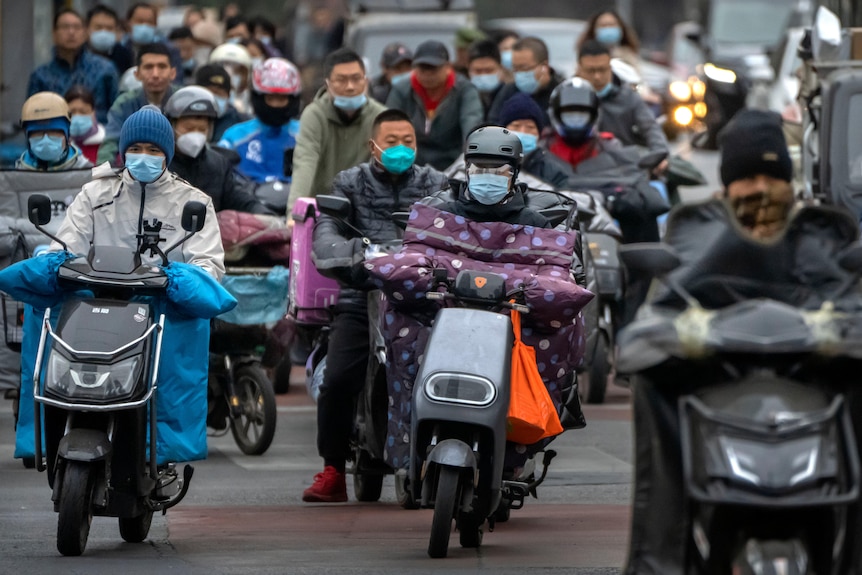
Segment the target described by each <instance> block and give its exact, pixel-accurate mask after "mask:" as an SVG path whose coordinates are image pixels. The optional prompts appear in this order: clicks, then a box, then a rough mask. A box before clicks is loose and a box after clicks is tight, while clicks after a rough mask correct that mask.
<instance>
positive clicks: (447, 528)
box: [428, 467, 460, 559]
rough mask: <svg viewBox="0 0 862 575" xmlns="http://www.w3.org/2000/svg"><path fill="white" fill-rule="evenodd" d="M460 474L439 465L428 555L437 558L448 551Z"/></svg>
mask: <svg viewBox="0 0 862 575" xmlns="http://www.w3.org/2000/svg"><path fill="white" fill-rule="evenodd" d="M459 481H460V474H459V473H458V471H457V470H455V469H452V468H451V467H440V473H439V475H438V477H437V494H436V496H435V498H434V518H433V519H432V520H431V538H430V540H429V541H428V556H429V557H433V558H434V559H438V558H441V557H446V554H447V553H448V552H449V536H450V535H451V534H452V519H453V518H454V517H455V505H457V503H458V483H459Z"/></svg>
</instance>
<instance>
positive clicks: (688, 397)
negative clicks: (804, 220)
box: [619, 222, 862, 575]
mask: <svg viewBox="0 0 862 575" xmlns="http://www.w3.org/2000/svg"><path fill="white" fill-rule="evenodd" d="M850 227H851V229H852V222H851V223H850ZM749 249H750V248H749ZM620 256H621V258H622V260H623V262H624V263H625V265H626V267H627V268H628V269H631V270H634V271H637V272H640V273H645V274H650V275H653V276H655V277H656V278H657V279H658V280H659V281H660V285H661V286H662V287H664V288H665V289H666V291H667V293H668V294H670V295H668V296H667V297H666V298H661V299H660V303H659V305H651V306H648V307H646V308H644V309H642V310H641V312H640V314H639V317H638V320H636V321H635V322H633V323H632V324H630V325H629V326H627V327H626V328H625V329H624V330H623V331H622V332H621V334H620V349H621V352H620V358H619V362H620V368H621V369H622V370H623V371H625V372H628V373H633V374H636V377H638V378H641V379H636V380H635V381H634V382H633V384H632V387H633V390H634V394H635V405H636V413H637V414H638V415H636V429H637V427H638V424H637V421H638V419H640V421H641V422H647V421H652V422H654V423H643V424H642V425H644V428H643V429H639V430H637V432H638V433H646V434H647V435H648V436H649V437H650V438H651V443H652V447H651V448H650V452H651V453H653V455H652V456H651V457H652V460H653V461H652V463H651V465H652V466H653V467H654V469H652V470H651V471H649V483H647V480H646V479H645V478H642V480H643V484H641V485H636V489H647V490H649V493H650V495H649V503H648V504H647V503H643V504H641V505H638V503H637V502H636V505H635V509H636V512H635V515H637V516H640V517H639V518H635V519H633V528H634V526H636V525H640V528H641V530H642V531H643V532H644V533H645V532H646V531H652V532H655V533H667V534H668V537H669V538H671V539H672V542H671V543H668V544H667V548H665V549H664V550H659V548H660V547H661V545H660V544H658V543H656V544H655V547H653V548H652V549H647V550H640V551H637V552H634V554H633V556H632V557H633V558H635V557H640V556H641V554H642V553H651V552H652V553H656V554H663V555H661V557H657V558H655V560H657V561H659V562H662V564H665V563H664V562H665V561H666V562H667V564H666V566H667V565H669V564H670V561H673V562H674V565H675V567H677V568H678V569H679V571H676V570H674V571H673V572H674V573H676V572H679V573H704V574H713V573H715V574H718V573H741V574H755V573H770V574H772V573H774V574H777V573H786V574H798V575H803V574H813V573H823V574H825V573H833V574H838V573H851V572H852V573H855V571H854V570H853V569H854V568H855V567H856V566H858V560H859V559H858V552H857V551H856V550H855V544H856V542H857V540H858V529H859V527H858V524H857V522H858V512H859V509H858V506H859V484H860V460H859V451H858V444H857V441H858V425H857V423H856V421H854V413H855V411H856V408H855V407H854V405H855V404H857V403H858V399H854V396H855V393H856V392H855V390H854V385H853V382H852V381H848V380H847V377H846V374H848V373H855V372H858V369H859V361H860V360H862V355H860V353H859V349H862V348H860V345H859V344H860V340H859V338H860V336H862V317H859V315H858V313H853V312H852V311H847V312H840V311H838V309H839V308H838V304H834V305H833V301H837V300H838V299H840V298H841V296H842V294H843V293H846V292H847V291H848V290H849V289H851V288H852V286H854V285H855V284H856V283H857V282H858V278H859V276H860V273H862V246H859V245H858V244H857V245H851V246H850V247H849V248H848V249H846V250H845V251H844V252H843V253H841V254H840V255H839V256H838V258H837V263H838V265H839V266H841V268H842V269H843V270H844V271H843V273H844V274H846V275H845V278H846V281H844V282H841V283H840V285H838V286H837V289H836V291H835V293H834V294H833V296H830V297H828V298H824V300H823V301H824V302H825V303H823V304H822V306H821V307H820V308H819V309H812V310H805V309H800V308H799V307H797V306H795V305H789V304H788V303H785V302H782V301H779V300H777V299H771V298H763V297H761V298H757V299H744V300H742V301H736V302H735V303H731V304H729V305H722V306H720V307H715V306H713V307H703V306H702V305H701V298H702V297H703V295H702V294H709V293H715V290H714V289H707V287H706V286H707V284H706V283H704V281H703V278H704V277H708V274H709V273H710V271H709V269H704V268H699V272H698V276H699V278H698V281H699V282H700V283H699V284H697V285H698V286H699V291H697V292H695V291H688V289H687V288H686V287H684V286H683V284H682V282H681V281H679V280H678V276H674V275H672V274H671V272H672V271H674V270H676V269H677V268H678V267H679V266H680V263H681V262H680V259H679V256H677V254H676V252H675V251H674V250H673V249H672V248H671V247H669V246H667V245H663V244H640V245H638V244H635V245H630V246H623V247H622V248H621V249H620ZM722 278H723V279H722V280H720V281H722V282H723V283H726V282H727V281H728V280H727V278H726V276H722ZM745 279H748V278H745ZM740 285H742V286H743V287H747V286H750V285H751V284H750V283H748V284H740ZM781 289H782V291H784V292H785V293H786V291H787V290H788V289H790V288H789V287H787V286H783V287H782V288H781ZM693 294H698V295H697V297H696V296H695V295H693ZM659 297H660V296H659ZM669 301H672V302H674V303H673V305H670V304H669V303H668V302H669ZM677 304H679V305H677ZM704 305H706V304H704ZM844 309H851V310H852V309H853V308H844ZM857 309H858V308H857ZM638 405H640V406H641V407H640V408H637V406H638ZM677 434H678V435H677ZM639 449H640V448H639ZM640 466H641V464H639V467H640ZM659 517H664V518H667V517H671V519H659ZM647 525H648V526H647ZM680 525H681V528H680ZM671 531H672V533H673V535H672V536H671V535H670V533H671ZM644 533H640V534H639V535H637V537H641V538H643V537H648V536H646V535H644ZM635 537H636V536H635V534H634V533H633V538H635ZM645 545H651V544H649V543H647V544H645ZM630 560H637V559H630ZM677 563H681V564H679V565H677ZM634 569H637V568H636V567H635V568H634Z"/></svg>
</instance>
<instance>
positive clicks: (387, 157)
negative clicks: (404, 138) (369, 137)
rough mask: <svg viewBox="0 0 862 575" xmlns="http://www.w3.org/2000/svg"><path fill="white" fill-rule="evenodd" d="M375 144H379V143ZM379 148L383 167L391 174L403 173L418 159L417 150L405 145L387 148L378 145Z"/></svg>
mask: <svg viewBox="0 0 862 575" xmlns="http://www.w3.org/2000/svg"><path fill="white" fill-rule="evenodd" d="M374 145H375V146H377V143H376V142H375V144H374ZM377 149H378V150H380V152H381V154H380V163H381V164H383V169H385V170H386V171H387V172H389V173H391V174H403V173H404V172H406V171H407V170H409V169H410V166H412V165H413V162H415V161H416V150H414V149H413V148H408V147H407V146H404V145H400V144H399V145H398V146H392V147H391V148H386V149H385V150H384V149H382V148H381V147H380V146H377Z"/></svg>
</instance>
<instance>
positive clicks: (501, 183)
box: [467, 174, 509, 206]
mask: <svg viewBox="0 0 862 575" xmlns="http://www.w3.org/2000/svg"><path fill="white" fill-rule="evenodd" d="M467 188H468V189H469V190H470V195H471V196H473V198H474V199H475V200H476V201H477V202H479V203H480V204H484V205H486V206H493V205H494V204H499V203H500V202H502V201H503V198H505V197H506V195H507V194H508V193H509V178H508V177H507V176H501V175H499V174H474V175H472V176H470V181H469V182H468V183H467Z"/></svg>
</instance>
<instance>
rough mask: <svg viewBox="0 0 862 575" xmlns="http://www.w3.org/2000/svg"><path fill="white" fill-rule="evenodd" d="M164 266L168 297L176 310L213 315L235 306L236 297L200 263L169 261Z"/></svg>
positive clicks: (207, 315) (185, 313)
mask: <svg viewBox="0 0 862 575" xmlns="http://www.w3.org/2000/svg"><path fill="white" fill-rule="evenodd" d="M163 269H164V270H165V274H166V275H167V276H168V300H169V301H170V302H171V303H172V304H174V306H175V308H176V309H175V311H176V312H178V313H180V314H182V315H185V316H188V317H198V318H201V319H212V318H214V317H215V316H217V315H219V314H222V313H224V312H226V311H230V310H232V309H233V308H234V307H236V304H237V301H236V298H235V297H233V296H232V295H231V294H230V292H228V291H227V290H226V289H224V288H223V287H222V286H221V284H219V283H218V282H217V281H216V280H215V279H214V278H213V277H212V276H211V275H209V274H208V273H207V272H206V271H204V270H203V269H202V268H200V267H199V266H196V265H194V264H187V263H183V262H171V263H170V264H169V265H167V266H165V267H164V268H163Z"/></svg>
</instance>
